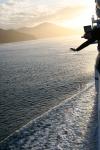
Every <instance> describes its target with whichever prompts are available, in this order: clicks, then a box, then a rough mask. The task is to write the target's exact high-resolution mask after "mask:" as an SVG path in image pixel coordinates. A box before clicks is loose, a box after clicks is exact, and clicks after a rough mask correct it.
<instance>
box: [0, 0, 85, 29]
mask: <svg viewBox="0 0 100 150" xmlns="http://www.w3.org/2000/svg"><path fill="white" fill-rule="evenodd" d="M54 8H55V9H54ZM82 10H83V7H82V6H75V7H74V6H71V7H69V6H66V7H64V8H62V7H61V8H60V6H59V7H58V6H56V7H55V6H53V5H52V6H49V5H47V4H44V3H43V4H42V3H35V2H33V1H32V0H21V1H20V0H9V1H8V2H6V3H1V4H0V28H18V27H23V26H32V25H35V24H37V23H40V22H45V21H55V20H59V21H60V20H64V19H66V20H67V19H71V18H73V17H75V16H76V15H78V14H79V13H80V12H81V11H82Z"/></svg>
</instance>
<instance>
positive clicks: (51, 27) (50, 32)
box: [18, 22, 76, 38]
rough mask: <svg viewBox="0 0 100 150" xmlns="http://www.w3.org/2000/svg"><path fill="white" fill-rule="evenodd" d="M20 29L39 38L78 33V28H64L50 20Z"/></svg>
mask: <svg viewBox="0 0 100 150" xmlns="http://www.w3.org/2000/svg"><path fill="white" fill-rule="evenodd" d="M18 31H20V32H22V33H28V34H31V35H34V36H35V37H37V38H46V37H55V36H67V35H72V34H76V30H74V29H70V28H64V27H61V26H58V25H56V24H52V23H48V22H44V23H41V24H39V25H37V26H35V27H31V28H21V29H19V30H18Z"/></svg>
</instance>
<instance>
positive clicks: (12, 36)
mask: <svg viewBox="0 0 100 150" xmlns="http://www.w3.org/2000/svg"><path fill="white" fill-rule="evenodd" d="M34 39H36V38H35V36H33V35H29V34H26V33H21V32H18V31H15V30H3V29H0V43H9V42H18V41H26V40H34Z"/></svg>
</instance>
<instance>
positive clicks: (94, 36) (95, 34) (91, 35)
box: [71, 27, 100, 94]
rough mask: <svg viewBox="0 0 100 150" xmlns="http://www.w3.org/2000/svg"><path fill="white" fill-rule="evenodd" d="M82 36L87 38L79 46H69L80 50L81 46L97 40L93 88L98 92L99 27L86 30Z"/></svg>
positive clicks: (99, 62) (99, 74) (73, 49)
mask: <svg viewBox="0 0 100 150" xmlns="http://www.w3.org/2000/svg"><path fill="white" fill-rule="evenodd" d="M83 38H85V39H88V40H87V41H86V42H84V43H83V44H81V45H80V46H79V47H77V48H76V49H75V48H71V50H72V51H80V50H82V49H83V48H85V47H87V46H88V45H90V44H93V43H94V42H95V41H97V42H98V56H97V59H96V64H95V90H96V93H97V94H98V92H99V86H100V85H99V83H100V81H99V80H100V28H98V27H94V29H92V30H91V31H89V32H86V33H85V34H84V36H83Z"/></svg>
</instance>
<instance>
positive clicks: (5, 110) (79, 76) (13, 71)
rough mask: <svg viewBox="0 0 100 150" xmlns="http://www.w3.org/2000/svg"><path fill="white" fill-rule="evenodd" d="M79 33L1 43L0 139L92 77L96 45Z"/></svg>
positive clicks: (72, 92) (58, 101)
mask: <svg viewBox="0 0 100 150" xmlns="http://www.w3.org/2000/svg"><path fill="white" fill-rule="evenodd" d="M84 41H85V40H83V39H81V38H80V36H69V37H59V38H48V39H39V40H32V41H24V42H15V43H8V44H0V141H2V140H4V139H5V138H7V137H8V136H9V135H10V134H12V133H14V132H15V131H16V130H18V129H19V128H21V127H22V126H24V125H25V124H27V123H28V122H29V121H30V120H33V119H34V118H37V117H38V116H40V115H41V114H43V113H45V112H46V111H48V110H50V109H51V108H52V107H54V106H56V105H58V104H60V103H61V102H62V101H64V100H65V99H67V98H69V97H71V96H72V95H74V94H75V93H77V92H79V91H81V90H82V89H83V88H84V87H85V85H86V84H87V83H89V82H90V81H93V80H94V66H95V59H96V56H97V49H96V45H91V46H88V47H87V48H85V49H83V50H82V51H80V52H73V51H71V50H70V48H71V47H77V46H79V45H80V44H81V43H82V42H84Z"/></svg>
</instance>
